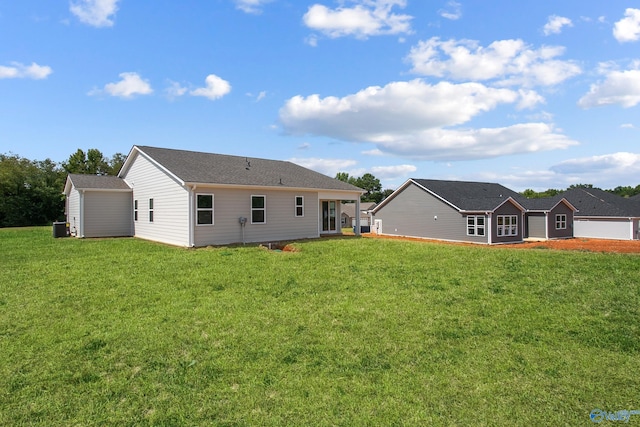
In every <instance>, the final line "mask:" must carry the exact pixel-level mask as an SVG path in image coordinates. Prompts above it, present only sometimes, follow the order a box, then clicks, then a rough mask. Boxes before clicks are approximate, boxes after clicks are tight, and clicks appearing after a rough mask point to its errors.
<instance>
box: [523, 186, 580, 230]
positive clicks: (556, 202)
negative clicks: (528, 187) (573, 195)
mask: <svg viewBox="0 0 640 427" xmlns="http://www.w3.org/2000/svg"><path fill="white" fill-rule="evenodd" d="M518 200H519V201H520V203H521V204H522V205H523V206H525V208H526V214H525V218H526V222H525V238H529V239H543V240H549V239H568V238H572V237H574V236H573V233H574V231H573V221H574V214H575V212H576V210H577V209H576V208H575V207H574V206H573V205H572V204H571V203H569V201H568V200H567V199H565V198H564V197H562V196H555V197H544V198H539V199H524V198H520V199H518Z"/></svg>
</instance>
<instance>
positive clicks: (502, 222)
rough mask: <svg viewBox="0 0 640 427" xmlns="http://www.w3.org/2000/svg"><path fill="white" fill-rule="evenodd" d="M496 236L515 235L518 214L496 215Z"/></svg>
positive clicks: (516, 232)
mask: <svg viewBox="0 0 640 427" xmlns="http://www.w3.org/2000/svg"><path fill="white" fill-rule="evenodd" d="M497 220H498V227H497V228H496V230H497V234H498V236H516V235H517V234H518V215H498V218H497Z"/></svg>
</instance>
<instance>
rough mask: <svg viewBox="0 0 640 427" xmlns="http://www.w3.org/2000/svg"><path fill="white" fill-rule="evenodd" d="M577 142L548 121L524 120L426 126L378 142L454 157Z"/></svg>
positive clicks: (395, 149)
mask: <svg viewBox="0 0 640 427" xmlns="http://www.w3.org/2000/svg"><path fill="white" fill-rule="evenodd" d="M576 144H577V142H576V141H573V140H571V139H569V138H567V137H566V136H565V135H562V134H560V133H556V132H555V130H554V128H553V126H552V125H549V124H547V123H523V124H516V125H513V126H508V127H501V128H481V129H463V130H449V129H442V128H438V129H427V130H424V131H422V132H418V133H412V134H405V135H398V136H397V138H396V139H395V140H393V141H382V142H379V143H378V144H377V145H378V147H379V148H380V149H381V150H383V151H385V152H387V153H389V154H394V155H397V156H402V157H407V158H411V159H419V160H438V161H453V160H476V159H486V158H494V157H501V156H507V155H511V154H521V153H534V152H539V151H547V150H557V149H564V148H568V147H569V146H572V145H576Z"/></svg>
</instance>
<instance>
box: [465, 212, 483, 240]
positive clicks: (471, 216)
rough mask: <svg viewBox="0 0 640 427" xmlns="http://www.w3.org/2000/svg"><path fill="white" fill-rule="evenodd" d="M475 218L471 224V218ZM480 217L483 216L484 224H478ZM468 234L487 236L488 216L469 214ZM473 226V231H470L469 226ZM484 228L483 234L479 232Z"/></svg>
mask: <svg viewBox="0 0 640 427" xmlns="http://www.w3.org/2000/svg"><path fill="white" fill-rule="evenodd" d="M471 218H473V224H469V219H471ZM478 218H482V225H478ZM465 225H466V227H467V236H479V237H485V236H486V235H487V228H486V227H487V218H486V217H485V216H484V215H467V223H466V224H465ZM470 227H473V233H469V228H470ZM478 230H482V234H479V233H478Z"/></svg>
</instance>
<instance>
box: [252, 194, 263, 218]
mask: <svg viewBox="0 0 640 427" xmlns="http://www.w3.org/2000/svg"><path fill="white" fill-rule="evenodd" d="M266 199H267V196H251V224H264V223H265V222H267V215H266V214H267V209H266V206H267V203H266Z"/></svg>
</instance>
